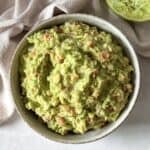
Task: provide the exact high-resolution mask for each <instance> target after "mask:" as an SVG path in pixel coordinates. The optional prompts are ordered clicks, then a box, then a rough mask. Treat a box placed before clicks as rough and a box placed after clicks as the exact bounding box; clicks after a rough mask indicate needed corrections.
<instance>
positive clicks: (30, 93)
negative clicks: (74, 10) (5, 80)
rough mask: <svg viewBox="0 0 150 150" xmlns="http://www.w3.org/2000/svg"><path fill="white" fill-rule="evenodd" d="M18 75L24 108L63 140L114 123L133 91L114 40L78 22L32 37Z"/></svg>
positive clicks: (125, 61) (127, 66)
mask: <svg viewBox="0 0 150 150" xmlns="http://www.w3.org/2000/svg"><path fill="white" fill-rule="evenodd" d="M19 70H20V71H19V72H20V80H21V81H20V83H21V94H22V97H23V101H24V103H25V107H26V108H27V109H28V110H32V111H33V112H35V114H36V115H37V116H39V117H40V118H41V119H42V120H43V122H45V123H46V124H47V126H48V128H50V129H51V130H53V131H55V132H57V133H59V134H61V135H64V134H67V133H69V132H72V133H79V134H83V133H85V132H86V131H88V130H90V129H96V128H102V127H103V126H105V125H106V124H107V123H109V122H113V121H115V120H116V119H117V118H118V116H119V115H120V113H121V111H122V110H123V108H124V107H125V105H126V104H127V102H128V97H129V95H130V94H131V92H132V88H133V87H132V84H131V73H132V71H133V68H132V66H131V65H130V62H129V59H128V58H127V57H126V56H125V54H124V51H123V48H122V47H121V46H120V45H119V44H118V42H117V41H116V40H115V39H114V38H113V36H112V35H111V34H109V33H107V32H104V31H101V30H99V29H97V28H96V27H92V26H89V25H87V24H84V23H82V22H77V21H69V22H66V23H65V24H63V25H60V26H54V27H51V28H50V29H43V30H40V31H38V32H35V33H34V34H32V35H30V36H29V37H28V38H27V46H26V47H25V48H24V53H23V55H22V56H21V59H20V67H19Z"/></svg>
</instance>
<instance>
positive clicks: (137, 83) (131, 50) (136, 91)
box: [9, 13, 140, 144]
mask: <svg viewBox="0 0 150 150" xmlns="http://www.w3.org/2000/svg"><path fill="white" fill-rule="evenodd" d="M61 18H70V19H71V18H72V20H73V19H75V18H76V20H78V19H77V18H82V19H92V20H94V21H97V22H103V23H104V24H107V25H108V26H109V27H111V28H113V29H114V30H115V31H117V32H118V34H120V35H121V36H122V38H123V39H124V41H126V43H127V44H128V45H127V47H128V50H127V51H128V52H129V53H130V54H131V55H132V58H131V57H130V59H131V61H133V62H132V64H133V65H134V67H135V69H136V70H135V77H136V79H135V88H134V91H133V96H132V98H131V99H130V102H129V104H130V105H129V106H128V107H127V106H126V107H125V109H124V110H127V112H126V113H124V112H123V113H122V114H121V116H122V118H121V119H120V121H119V119H117V120H116V121H115V122H116V125H114V126H113V127H111V128H110V129H109V130H108V131H107V132H105V133H103V135H101V136H100V135H99V136H98V137H96V138H93V139H83V140H80V141H73V140H69V141H67V140H63V136H62V139H57V138H52V137H48V136H47V135H45V134H43V133H42V132H41V131H39V130H37V129H35V127H34V126H32V125H31V124H30V123H29V121H28V120H27V119H26V118H25V117H23V115H22V114H23V112H21V111H20V110H19V108H18V106H17V104H16V100H15V97H14V93H13V88H12V78H13V73H12V70H13V63H14V60H15V56H16V53H17V51H18V50H19V49H20V47H21V45H22V44H23V43H24V42H25V40H26V38H27V37H28V36H29V35H30V34H32V33H34V32H36V30H39V28H40V29H41V27H42V26H43V25H45V24H47V23H50V22H51V21H54V20H55V19H56V20H58V19H61ZM80 21H81V20H80ZM64 22H65V21H64ZM84 22H85V23H86V22H87V24H89V23H88V21H85V20H84ZM90 24H91V25H93V26H96V25H94V23H90ZM42 28H43V27H42ZM98 28H100V27H98ZM107 32H108V31H107ZM114 36H115V35H114ZM123 39H121V40H122V42H124V41H123ZM9 82H10V83H9V84H10V91H11V95H12V97H13V101H14V104H15V107H16V110H17V112H18V113H19V115H20V117H21V118H22V120H23V121H24V122H25V123H26V124H27V125H28V126H29V127H30V128H31V129H32V130H33V131H34V132H36V133H38V134H39V135H42V136H43V137H45V138H47V139H48V140H52V141H55V142H60V143H65V144H83V143H89V142H93V141H96V140H98V139H102V138H104V137H105V136H107V135H109V134H111V133H112V132H113V131H115V130H116V129H117V128H118V127H120V125H121V124H122V123H123V122H124V121H125V120H126V119H127V118H128V116H129V114H130V112H131V111H132V109H133V107H134V105H135V102H136V100H137V97H138V94H139V88H140V66H139V62H138V58H137V55H136V53H135V51H134V48H133V47H132V45H131V43H130V42H129V41H128V39H127V38H126V36H125V35H124V34H123V33H122V32H121V31H120V30H119V29H118V28H117V27H116V26H114V25H112V24H111V23H110V22H108V21H106V20H104V19H102V18H100V17H96V16H93V15H89V14H80V13H74V14H62V15H59V16H55V17H53V18H50V19H46V20H44V21H42V22H40V23H39V24H38V25H36V26H34V27H33V28H32V29H31V30H30V31H29V32H28V33H27V34H26V35H25V36H24V37H23V38H22V40H21V41H20V42H19V44H18V45H17V47H16V49H15V52H14V54H13V56H12V60H11V65H10V70H9ZM123 115H124V116H123Z"/></svg>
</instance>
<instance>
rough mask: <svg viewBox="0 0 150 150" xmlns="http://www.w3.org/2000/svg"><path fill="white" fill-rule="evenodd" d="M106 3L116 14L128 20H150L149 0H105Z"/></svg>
mask: <svg viewBox="0 0 150 150" xmlns="http://www.w3.org/2000/svg"><path fill="white" fill-rule="evenodd" d="M107 3H108V5H109V6H110V7H111V8H112V9H113V10H114V11H115V12H116V13H117V14H119V15H121V16H122V17H124V18H126V19H128V20H132V21H146V20H150V0H107Z"/></svg>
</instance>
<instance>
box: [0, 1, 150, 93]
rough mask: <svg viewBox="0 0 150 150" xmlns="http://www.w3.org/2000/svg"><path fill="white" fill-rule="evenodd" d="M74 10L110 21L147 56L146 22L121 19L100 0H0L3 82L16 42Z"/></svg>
mask: <svg viewBox="0 0 150 150" xmlns="http://www.w3.org/2000/svg"><path fill="white" fill-rule="evenodd" d="M76 12H78V13H88V14H93V15H96V16H99V17H102V18H104V19H106V20H108V21H110V22H111V23H112V24H114V25H116V26H117V27H118V28H119V29H120V30H121V31H122V32H123V33H124V34H125V35H126V36H127V38H128V39H129V40H130V41H131V42H132V44H133V46H134V48H135V51H136V52H137V53H139V54H141V55H143V56H145V57H150V42H149V41H150V22H144V23H133V22H128V21H125V20H123V19H122V18H120V17H119V16H117V15H116V14H114V13H113V12H112V11H111V10H110V9H109V8H108V7H107V5H106V2H105V1H104V0H0V74H1V78H2V81H5V80H4V79H3V78H4V77H5V76H7V72H8V70H9V66H10V60H11V57H12V54H13V52H14V49H15V47H16V44H17V43H18V41H19V40H20V39H21V38H22V37H23V35H24V34H25V33H26V31H28V30H30V28H31V27H33V26H34V25H36V24H38V23H39V22H40V21H42V20H45V19H48V18H51V17H52V16H54V15H58V14H61V13H76ZM4 72H5V73H4ZM2 74H3V75H2ZM3 84H5V83H4V82H3ZM1 86H2V85H1ZM2 92H3V90H1V91H0V95H1V94H2Z"/></svg>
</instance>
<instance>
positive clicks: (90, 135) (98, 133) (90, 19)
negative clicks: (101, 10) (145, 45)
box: [10, 14, 140, 144]
mask: <svg viewBox="0 0 150 150" xmlns="http://www.w3.org/2000/svg"><path fill="white" fill-rule="evenodd" d="M68 20H77V21H82V22H85V23H87V24H89V25H92V26H96V27H98V28H100V29H102V30H105V31H107V32H109V33H111V34H113V35H114V37H116V38H117V39H118V41H119V42H120V44H122V46H124V48H125V53H126V54H127V55H128V57H129V58H130V60H131V63H132V65H133V67H134V70H135V71H134V74H133V84H134V91H133V93H132V95H131V97H130V99H129V102H128V104H127V105H126V107H125V109H124V110H123V111H122V113H121V115H120V116H119V118H118V119H117V120H116V121H115V122H113V123H110V124H108V125H107V126H105V127H103V128H102V129H97V130H92V131H88V132H86V133H85V134H82V135H77V134H69V135H65V136H62V135H59V134H57V133H55V132H53V131H51V130H50V129H48V128H47V126H46V125H45V124H44V123H42V122H41V121H40V120H39V119H38V117H37V116H36V115H34V114H33V113H32V112H31V111H28V110H27V109H26V108H25V106H24V103H23V102H22V101H21V95H20V85H19V80H18V68H19V67H18V65H19V56H20V55H21V54H22V52H23V51H22V48H23V47H24V46H25V45H26V42H27V41H26V39H27V37H28V36H29V35H31V34H32V33H33V32H36V31H38V30H41V29H44V28H48V27H52V26H54V25H59V24H63V23H64V22H65V21H68ZM10 87H11V93H12V96H13V99H14V103H15V105H16V108H17V110H18V112H19V114H20V116H21V117H22V118H23V120H24V121H25V122H26V123H27V124H28V125H29V126H30V127H31V128H32V129H33V130H34V131H36V132H38V133H39V134H41V135H43V136H44V137H46V138H48V139H49V140H54V141H57V142H62V143H73V144H79V143H86V142H91V141H95V140H97V139H101V138H103V137H104V136H106V135H108V134H110V133H111V132H112V131H113V130H115V129H116V128H117V127H118V126H120V124H121V123H122V122H123V121H124V120H125V119H126V118H127V116H128V115H129V113H130V111H131V110H132V108H133V106H134V104H135V102H136V99H137V96H138V92H139V87H140V69H139V63H138V59H137V56H136V54H135V52H134V49H133V47H132V46H131V44H130V42H129V41H128V40H127V38H126V37H125V36H124V35H123V33H121V32H120V31H119V30H118V29H117V28H116V27H115V26H113V25H112V24H110V23H109V22H107V21H105V20H103V19H101V18H98V17H94V16H91V15H85V14H66V15H60V16H57V17H53V18H52V19H48V20H46V21H44V22H42V23H40V24H39V25H37V26H36V27H34V28H33V29H32V30H31V31H30V32H29V33H28V34H27V35H26V36H25V37H24V38H23V39H22V41H21V42H20V43H19V44H18V47H17V49H16V52H15V54H14V56H13V59H12V64H11V69H10Z"/></svg>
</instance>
